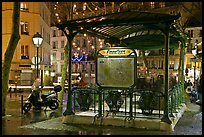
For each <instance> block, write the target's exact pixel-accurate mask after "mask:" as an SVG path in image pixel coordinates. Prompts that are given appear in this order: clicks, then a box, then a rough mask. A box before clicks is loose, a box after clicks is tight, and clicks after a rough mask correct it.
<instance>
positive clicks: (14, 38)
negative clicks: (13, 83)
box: [2, 2, 20, 116]
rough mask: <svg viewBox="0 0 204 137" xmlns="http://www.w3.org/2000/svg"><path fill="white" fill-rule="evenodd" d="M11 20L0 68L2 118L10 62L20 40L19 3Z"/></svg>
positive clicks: (4, 111) (15, 6) (16, 3)
mask: <svg viewBox="0 0 204 137" xmlns="http://www.w3.org/2000/svg"><path fill="white" fill-rule="evenodd" d="M12 18H13V20H12V34H11V38H10V41H9V44H8V48H7V49H6V52H5V55H4V62H3V67H2V116H5V115H6V96H7V91H8V81H9V74H10V68H11V62H12V59H13V55H14V52H15V49H16V47H17V45H18V41H19V40H20V35H19V24H20V2H14V8H13V17H12Z"/></svg>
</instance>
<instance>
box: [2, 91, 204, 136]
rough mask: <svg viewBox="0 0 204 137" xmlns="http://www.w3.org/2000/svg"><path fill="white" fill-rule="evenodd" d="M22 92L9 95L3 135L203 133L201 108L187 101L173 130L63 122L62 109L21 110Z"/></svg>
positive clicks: (3, 119) (24, 94) (3, 118)
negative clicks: (26, 111)
mask: <svg viewBox="0 0 204 137" xmlns="http://www.w3.org/2000/svg"><path fill="white" fill-rule="evenodd" d="M21 95H23V96H24V99H26V96H27V95H28V94H26V93H18V94H16V95H15V94H14V93H12V97H10V95H9V94H8V96H7V104H6V106H7V109H6V116H5V117H2V135H202V108H201V107H200V106H199V105H197V104H194V103H190V102H188V101H187V104H186V105H187V110H186V111H185V112H184V114H183V116H182V117H181V118H180V119H179V121H178V123H177V124H176V126H175V128H174V131H173V132H166V131H150V130H144V129H135V128H124V127H111V126H103V127H102V126H97V127H96V126H90V125H89V126H87V125H67V124H62V122H61V121H62V110H54V111H52V110H49V109H48V110H47V111H44V110H33V109H32V110H30V112H28V113H26V114H21Z"/></svg>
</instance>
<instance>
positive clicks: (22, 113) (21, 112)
mask: <svg viewBox="0 0 204 137" xmlns="http://www.w3.org/2000/svg"><path fill="white" fill-rule="evenodd" d="M21 114H23V95H21Z"/></svg>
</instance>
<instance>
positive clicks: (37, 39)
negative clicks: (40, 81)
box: [33, 32, 43, 78]
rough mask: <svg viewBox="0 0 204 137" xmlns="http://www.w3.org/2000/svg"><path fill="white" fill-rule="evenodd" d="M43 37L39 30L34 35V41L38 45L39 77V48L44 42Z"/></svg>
mask: <svg viewBox="0 0 204 137" xmlns="http://www.w3.org/2000/svg"><path fill="white" fill-rule="evenodd" d="M42 41H43V38H42V36H41V35H40V34H39V33H38V32H37V33H36V34H35V35H34V36H33V43H34V44H35V45H36V47H37V64H36V65H37V78H38V49H39V47H40V45H41V44H42Z"/></svg>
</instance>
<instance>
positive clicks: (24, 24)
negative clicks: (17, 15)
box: [20, 22, 29, 35]
mask: <svg viewBox="0 0 204 137" xmlns="http://www.w3.org/2000/svg"><path fill="white" fill-rule="evenodd" d="M20 25H21V34H22V35H29V32H28V22H21V23H20Z"/></svg>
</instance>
